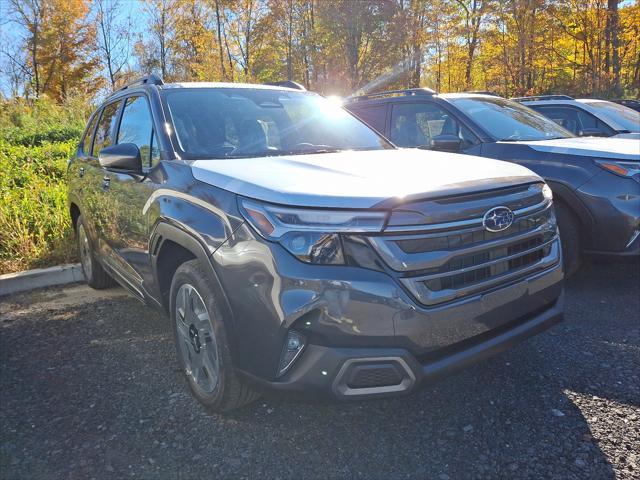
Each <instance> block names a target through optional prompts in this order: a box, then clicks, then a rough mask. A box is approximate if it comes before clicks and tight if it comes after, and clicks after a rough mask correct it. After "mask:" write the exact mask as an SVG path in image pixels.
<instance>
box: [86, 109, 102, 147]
mask: <svg viewBox="0 0 640 480" xmlns="http://www.w3.org/2000/svg"><path fill="white" fill-rule="evenodd" d="M99 116H100V112H98V113H96V114H95V115H94V116H93V117H92V118H91V122H90V123H89V126H88V127H87V131H86V132H85V133H84V138H83V139H82V153H84V154H85V155H87V156H89V155H91V143H92V141H93V131H94V130H95V129H96V123H97V122H98V117H99Z"/></svg>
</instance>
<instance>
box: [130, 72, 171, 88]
mask: <svg viewBox="0 0 640 480" xmlns="http://www.w3.org/2000/svg"><path fill="white" fill-rule="evenodd" d="M137 85H164V82H163V81H162V78H161V77H160V76H158V75H156V74H155V73H151V74H149V75H147V76H146V77H140V78H136V79H135V80H134V81H132V82H130V83H127V84H126V85H125V86H124V87H122V88H120V90H126V89H127V88H130V87H135V86H137Z"/></svg>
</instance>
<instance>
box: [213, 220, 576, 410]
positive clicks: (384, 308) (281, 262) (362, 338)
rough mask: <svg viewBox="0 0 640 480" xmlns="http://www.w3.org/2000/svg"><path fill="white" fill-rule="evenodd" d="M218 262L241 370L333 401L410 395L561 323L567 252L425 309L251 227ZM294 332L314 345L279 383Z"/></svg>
mask: <svg viewBox="0 0 640 480" xmlns="http://www.w3.org/2000/svg"><path fill="white" fill-rule="evenodd" d="M556 242H557V240H556ZM556 247H557V248H559V246H558V245H556ZM212 259H213V260H214V264H215V266H216V270H217V272H218V275H219V278H221V279H222V280H223V286H224V289H225V292H226V294H227V297H228V299H229V302H230V306H231V309H232V311H233V312H234V319H233V331H234V335H233V337H234V339H235V342H236V345H235V348H234V351H235V357H234V363H235V365H236V367H237V368H238V369H239V371H240V373H243V374H244V375H245V376H247V377H248V378H251V379H253V380H254V381H255V382H256V383H258V384H261V385H263V386H264V387H267V388H271V389H275V390H287V391H297V392H313V393H314V395H322V394H327V395H329V396H334V397H336V396H337V397H351V396H361V395H374V396H376V395H388V394H397V393H402V392H408V391H411V390H413V389H414V388H416V386H417V385H418V384H420V383H422V382H423V381H426V380H428V379H432V378H436V377H437V376H439V375H441V374H444V373H448V372H449V371H451V370H454V369H456V368H460V367H463V366H465V365H468V364H469V363H472V362H474V361H477V360H479V359H481V358H483V357H484V356H488V355H492V354H494V353H497V352H498V351H500V350H502V349H504V348H507V347H508V346H510V345H512V344H513V343H515V342H517V341H520V340H521V339H523V338H526V337H527V336H530V335H533V334H535V333H537V332H538V331H540V330H542V329H543V328H546V327H547V326H549V325H551V324H553V323H555V322H556V321H559V320H560V318H561V316H562V313H561V312H562V298H561V294H562V285H563V282H562V281H563V271H562V262H561V256H560V254H559V252H558V256H557V261H556V262H555V263H554V264H553V265H551V266H549V267H546V268H545V269H544V270H542V271H539V272H536V273H535V274H529V275H527V276H525V277H519V278H514V279H510V280H509V282H508V283H505V284H502V285H499V286H495V287H493V288H491V289H489V290H487V291H482V292H479V293H472V294H469V295H468V296H465V297H463V298H460V299H457V300H455V301H450V302H447V303H444V304H441V305H437V306H425V305H420V304H419V303H417V302H416V300H415V298H413V297H412V296H411V294H410V293H409V292H408V291H407V290H405V289H404V288H403V287H402V285H401V283H400V282H399V281H398V280H397V278H394V277H392V276H390V275H388V274H387V273H384V272H379V271H373V270H367V269H364V268H358V267H348V266H318V265H309V264H304V263H302V262H300V261H298V260H297V259H295V258H294V257H293V256H291V255H290V254H289V253H288V252H286V251H285V250H284V249H283V248H282V247H281V246H280V245H278V244H274V243H271V242H266V241H262V240H260V239H256V238H255V237H254V236H253V235H252V234H251V232H250V231H245V232H243V231H242V228H241V229H240V230H238V231H236V232H235V234H234V238H233V239H231V241H229V242H227V244H225V245H224V246H222V247H221V248H220V249H218V250H217V251H216V252H215V253H214V255H213V258H212ZM338 279H339V280H338ZM290 329H295V330H296V331H299V332H301V333H303V334H304V335H305V337H306V338H307V346H306V347H305V349H304V351H303V352H302V354H301V355H300V356H299V358H298V359H297V360H296V361H295V362H294V364H293V366H292V368H291V370H289V371H288V372H287V373H285V374H284V375H283V376H282V377H280V378H277V377H276V372H277V368H278V364H279V360H280V354H281V352H282V348H283V345H284V341H285V338H286V335H287V332H288V331H289V330H290ZM389 357H393V358H392V359H390V358H389ZM380 359H383V360H380ZM378 363H382V365H381V366H377V364H378ZM372 365H373V366H372ZM378 367H380V368H378ZM354 371H355V373H354ZM351 376H356V377H358V379H357V381H355V383H357V384H358V385H363V384H369V385H374V386H373V387H364V388H374V389H375V390H371V391H369V390H362V389H360V387H359V389H358V392H357V393H354V392H352V391H351V390H353V388H352V386H353V385H354V381H353V380H345V379H347V378H350V377H351ZM380 378H382V380H380ZM363 379H364V380H363ZM385 379H386V380H385ZM389 379H391V382H390V383H389ZM383 380H384V381H387V384H386V385H380V382H382V381H383ZM396 380H397V381H396ZM350 385H351V386H350ZM381 387H387V388H382V390H381Z"/></svg>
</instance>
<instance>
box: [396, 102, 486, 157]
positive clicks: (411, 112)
mask: <svg viewBox="0 0 640 480" xmlns="http://www.w3.org/2000/svg"><path fill="white" fill-rule="evenodd" d="M443 135H453V136H456V137H458V138H459V139H460V152H461V153H468V154H476V153H479V149H480V148H479V145H480V140H479V139H478V137H477V136H476V135H474V134H473V133H472V132H471V130H470V129H469V128H467V127H466V126H465V125H464V124H463V123H462V122H461V121H460V120H459V119H458V118H457V117H456V116H455V114H454V113H453V112H451V111H449V110H448V109H446V108H444V107H442V106H440V105H438V104H436V103H435V102H430V101H422V102H403V103H396V104H393V108H392V110H391V125H390V127H389V132H388V138H389V140H391V141H392V142H393V143H394V144H395V145H397V146H399V147H421V148H427V149H428V148H430V143H431V141H432V140H433V139H434V138H436V137H440V136H443Z"/></svg>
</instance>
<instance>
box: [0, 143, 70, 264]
mask: <svg viewBox="0 0 640 480" xmlns="http://www.w3.org/2000/svg"><path fill="white" fill-rule="evenodd" d="M75 148H76V142H75V141H69V142H64V143H49V144H45V145H42V146H36V147H25V146H22V145H8V144H6V143H4V142H2V141H0V172H3V174H2V175H0V197H1V198H2V203H0V272H2V273H6V272H11V271H16V270H23V269H27V268H34V267H40V266H47V265H51V264H56V263H65V262H69V261H72V260H74V256H75V252H74V248H73V241H72V231H71V226H70V219H69V215H68V212H67V192H66V185H65V183H64V174H65V170H66V165H67V160H68V159H69V158H70V157H71V155H72V153H73V151H74V150H75Z"/></svg>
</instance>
